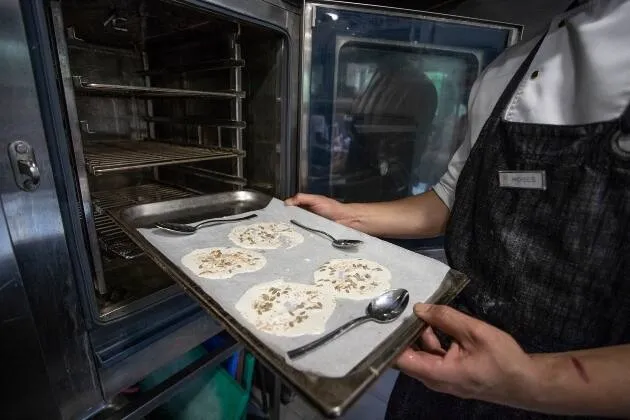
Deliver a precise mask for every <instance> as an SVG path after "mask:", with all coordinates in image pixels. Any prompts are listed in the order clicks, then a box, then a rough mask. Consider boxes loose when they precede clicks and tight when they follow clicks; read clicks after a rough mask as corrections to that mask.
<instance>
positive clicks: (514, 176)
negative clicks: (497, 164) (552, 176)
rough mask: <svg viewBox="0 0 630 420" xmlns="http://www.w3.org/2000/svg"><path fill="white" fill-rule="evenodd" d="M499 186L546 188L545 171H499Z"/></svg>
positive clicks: (530, 188) (531, 188) (532, 188)
mask: <svg viewBox="0 0 630 420" xmlns="http://www.w3.org/2000/svg"><path fill="white" fill-rule="evenodd" d="M499 186H500V187H502V188H522V189H526V190H546V189H547V176H546V174H545V171H499Z"/></svg>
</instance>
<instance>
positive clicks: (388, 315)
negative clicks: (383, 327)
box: [365, 289, 409, 323]
mask: <svg viewBox="0 0 630 420" xmlns="http://www.w3.org/2000/svg"><path fill="white" fill-rule="evenodd" d="M408 304H409V292H407V291H406V290H405V289H394V290H390V291H388V292H385V293H383V294H382V295H380V296H377V297H375V298H374V299H372V300H371V301H370V303H369V304H368V306H367V308H366V309H365V313H366V315H367V316H369V317H370V318H371V320H372V321H376V322H380V323H387V322H392V321H394V320H396V319H397V318H398V317H399V316H400V315H401V314H402V313H403V312H404V311H405V309H406V308H407V305H408Z"/></svg>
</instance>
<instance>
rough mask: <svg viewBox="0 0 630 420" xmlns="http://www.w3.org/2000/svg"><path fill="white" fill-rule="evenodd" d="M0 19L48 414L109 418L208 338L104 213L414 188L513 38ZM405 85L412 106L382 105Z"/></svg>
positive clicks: (144, 16) (249, 22) (5, 114)
mask: <svg viewBox="0 0 630 420" xmlns="http://www.w3.org/2000/svg"><path fill="white" fill-rule="evenodd" d="M0 7H1V8H2V19H3V24H2V25H0V57H1V61H2V62H3V63H5V64H4V69H3V72H2V73H1V74H0V79H1V80H2V83H0V103H1V104H2V105H3V106H2V108H3V109H2V112H0V121H1V124H0V141H1V142H2V150H4V152H3V153H1V154H0V165H1V169H2V171H1V175H0V176H1V178H0V179H1V180H2V183H1V184H0V187H1V190H0V193H1V196H0V198H1V200H2V210H3V213H2V214H3V215H4V216H3V219H2V220H0V224H1V225H2V226H5V225H6V229H7V232H8V237H9V239H10V243H11V250H12V253H11V254H12V258H13V259H14V260H15V268H16V269H17V270H18V271H19V275H20V282H19V284H20V285H21V286H20V287H21V288H22V289H23V291H24V296H26V297H27V298H28V299H27V300H28V303H25V305H27V306H28V308H26V309H25V310H28V311H27V312H29V313H30V314H31V316H32V319H33V323H34V325H35V330H36V336H37V337H36V338H37V342H38V343H39V344H38V345H39V347H40V349H41V356H42V363H43V364H44V365H45V366H46V375H47V377H48V380H49V382H50V384H51V388H50V389H51V393H52V395H53V397H54V398H53V399H54V401H56V404H57V406H58V407H59V410H60V417H62V418H75V417H83V416H87V415H89V414H91V413H94V412H98V411H99V410H102V409H103V408H104V407H107V406H112V405H115V404H116V402H117V399H118V398H119V396H120V393H121V391H122V390H124V389H125V388H126V387H128V386H130V385H133V384H134V383H135V382H137V381H138V380H140V379H142V377H144V376H145V375H147V374H148V373H150V372H151V371H152V370H154V369H156V368H157V367H159V366H161V365H163V364H164V363H166V362H168V361H169V360H171V359H173V358H174V357H176V356H178V355H180V354H182V353H184V352H185V351H187V350H188V349H190V348H192V347H194V346H196V345H198V344H199V343H200V342H202V341H204V340H205V339H207V338H209V337H211V336H212V335H214V334H218V333H220V332H221V330H222V327H221V326H220V325H218V324H217V323H215V322H214V321H213V320H212V319H211V318H209V317H208V316H207V315H205V314H204V313H203V312H202V311H201V310H200V309H199V307H198V306H197V305H196V304H195V303H194V302H193V301H192V300H191V299H190V298H188V297H187V296H186V295H185V293H184V292H183V291H182V289H181V288H180V287H179V286H178V285H177V284H176V283H174V281H173V280H172V279H171V278H170V277H169V276H168V275H166V274H165V273H164V272H163V271H162V270H161V269H160V267H158V266H157V265H156V264H155V263H153V262H152V261H151V260H150V259H149V258H148V257H147V256H146V255H144V253H143V251H142V249H140V248H138V246H137V245H135V244H134V243H133V242H132V241H131V240H130V239H129V238H128V237H127V236H126V235H125V234H124V233H123V231H122V230H121V229H120V227H119V226H118V225H117V224H116V222H114V220H112V219H111V218H110V216H109V211H111V210H114V209H118V208H121V207H125V206H129V205H132V204H136V203H149V202H156V201H163V200H169V199H174V198H182V197H188V196H194V195H201V194H214V193H218V192H224V191H233V190H238V189H242V188H249V189H254V190H259V191H263V192H265V193H268V194H271V195H275V196H277V197H280V198H282V197H286V196H288V195H290V194H293V193H295V192H296V191H297V190H302V191H311V192H318V193H324V194H328V195H331V196H333V197H336V198H338V199H341V200H346V201H350V200H352V201H355V200H361V201H368V200H383V199H390V198H397V197H402V196H406V195H409V194H414V193H418V192H421V191H423V190H424V189H426V186H428V185H430V183H431V182H434V181H435V179H436V176H438V174H439V173H440V172H441V171H443V169H444V165H445V164H446V162H447V161H448V158H449V157H450V155H451V154H452V153H453V152H454V149H455V147H456V145H457V138H458V137H457V127H458V126H457V122H458V121H460V119H461V118H464V117H465V101H466V99H467V95H468V93H469V91H470V87H471V83H472V80H473V79H474V77H476V75H478V74H479V72H480V71H481V70H482V69H483V67H485V66H486V65H487V64H488V62H489V61H490V60H492V59H493V58H494V57H495V56H496V55H497V54H499V53H500V52H501V51H502V50H503V49H505V48H506V47H508V46H509V45H511V44H512V43H514V42H515V41H516V40H517V39H518V37H519V36H520V28H519V27H518V26H515V25H509V24H500V23H495V22H485V21H480V20H473V19H464V18H457V17H450V16H443V15H436V14H430V13H420V12H412V11H407V10H397V9H387V8H379V7H370V6H364V5H356V4H349V3H336V2H318V3H310V2H309V3H306V5H302V4H301V3H300V4H298V2H291V1H283V0H207V1H203V0H132V1H123V0H89V1H88V0H81V1H80V0H53V1H43V0H42V1H34V2H31V1H27V0H23V1H19V0H2V1H0ZM392 63H396V65H395V66H392ZM396 71H398V72H399V73H398V74H399V75H400V74H401V75H404V77H402V76H400V77H396V74H397V73H396ZM401 83H404V84H403V85H401ZM415 89H417V91H416V92H429V93H427V94H426V95H424V96H423V95H420V94H416V95H415V97H412V96H413V95H412V96H410V97H409V98H403V99H404V100H401V101H390V99H391V98H392V97H393V96H400V95H401V94H402V93H404V92H405V91H412V92H413V91H414V90H415ZM392 95H393V96H392ZM403 96H404V95H403ZM418 97H419V98H420V100H418ZM388 98H390V99H388ZM424 98H426V99H424ZM431 98H432V99H431ZM425 248H427V249H425V251H427V252H431V251H435V250H439V244H433V245H430V246H428V247H427V246H425ZM3 261H4V260H3ZM7 261H8V260H7ZM4 264H5V263H4V262H3V268H2V269H4ZM3 290H4V289H2V288H1V287H0V302H4V301H5V300H6V299H8V298H5V297H4V296H5V295H2V294H1V293H3ZM3 299H4V300H3ZM237 346H238V344H237V343H234V342H230V344H229V345H226V348H224V349H220V350H218V351H217V353H216V354H214V355H213V358H212V359H208V360H206V361H205V363H206V364H205V365H203V366H210V365H212V364H216V363H218V362H219V361H220V360H221V358H222V357H223V358H224V357H226V356H227V355H228V354H230V352H231V351H233V350H234V349H235V348H237ZM203 366H202V367H203ZM183 378H184V377H183V376H182V378H181V379H182V380H183ZM175 382H177V381H174V382H173V383H175ZM162 391H163V392H164V393H165V394H164V395H167V394H168V392H169V391H168V388H164V389H163V390H162ZM149 397H150V396H149ZM149 397H147V399H146V400H142V401H139V402H137V403H136V406H135V408H136V409H137V410H136V411H133V412H134V413H135V414H136V415H138V414H139V413H142V412H146V411H147V410H149V409H150V408H151V407H152V406H151V403H150V401H151V398H149ZM147 401H149V402H147ZM126 410H127V411H129V410H130V409H129V408H126ZM143 410H144V411H143Z"/></svg>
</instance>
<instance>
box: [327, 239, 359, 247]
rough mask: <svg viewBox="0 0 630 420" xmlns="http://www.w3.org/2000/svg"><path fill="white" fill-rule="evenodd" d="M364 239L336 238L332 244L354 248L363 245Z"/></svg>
mask: <svg viewBox="0 0 630 420" xmlns="http://www.w3.org/2000/svg"><path fill="white" fill-rule="evenodd" d="M362 243H363V241H360V240H358V239H335V240H334V241H332V246H334V247H335V248H338V249H353V248H356V247H358V246H359V245H361V244H362Z"/></svg>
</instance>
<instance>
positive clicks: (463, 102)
mask: <svg viewBox="0 0 630 420" xmlns="http://www.w3.org/2000/svg"><path fill="white" fill-rule="evenodd" d="M521 33H522V27H521V26H519V25H513V24H507V23H497V22H490V21H482V20H478V19H471V18H463V17H456V16H447V15H441V14H433V13H428V12H417V11H411V10H403V9H393V8H385V7H377V6H366V5H357V4H350V3H341V2H332V1H321V2H307V3H306V4H305V8H304V20H303V51H302V72H303V73H302V77H303V80H302V92H301V115H300V117H301V129H300V130H301V131H300V165H301V166H300V185H299V189H300V191H305V192H311V193H316V194H324V195H327V196H330V197H333V198H335V199H337V200H340V201H342V202H374V201H388V200H394V199H398V198H403V197H407V196H410V195H414V194H420V193H423V192H425V191H426V190H428V189H429V188H431V186H432V185H434V184H435V183H437V182H438V180H439V179H440V177H441V176H442V174H443V173H444V172H445V171H446V169H447V166H448V163H449V161H450V159H451V156H452V155H453V154H454V153H455V151H456V150H457V148H458V146H459V145H460V143H461V141H462V140H463V138H464V131H465V127H466V124H465V121H466V114H467V104H468V96H469V94H470V90H471V88H472V85H473V83H474V81H475V79H476V78H477V77H478V75H479V74H480V73H481V71H482V70H483V69H484V68H485V67H486V66H487V65H488V64H489V63H490V62H492V61H493V60H494V59H495V58H496V57H497V56H498V55H499V54H500V53H501V52H502V51H503V50H505V49H506V48H507V47H509V46H510V45H513V44H514V43H516V42H517V41H518V40H519V39H520V37H521ZM399 245H402V246H405V247H407V248H412V249H414V250H417V251H420V252H422V253H425V254H428V255H429V256H432V257H436V258H438V259H443V258H444V257H443V251H442V241H441V238H438V239H434V240H424V241H405V242H400V243H399Z"/></svg>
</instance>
